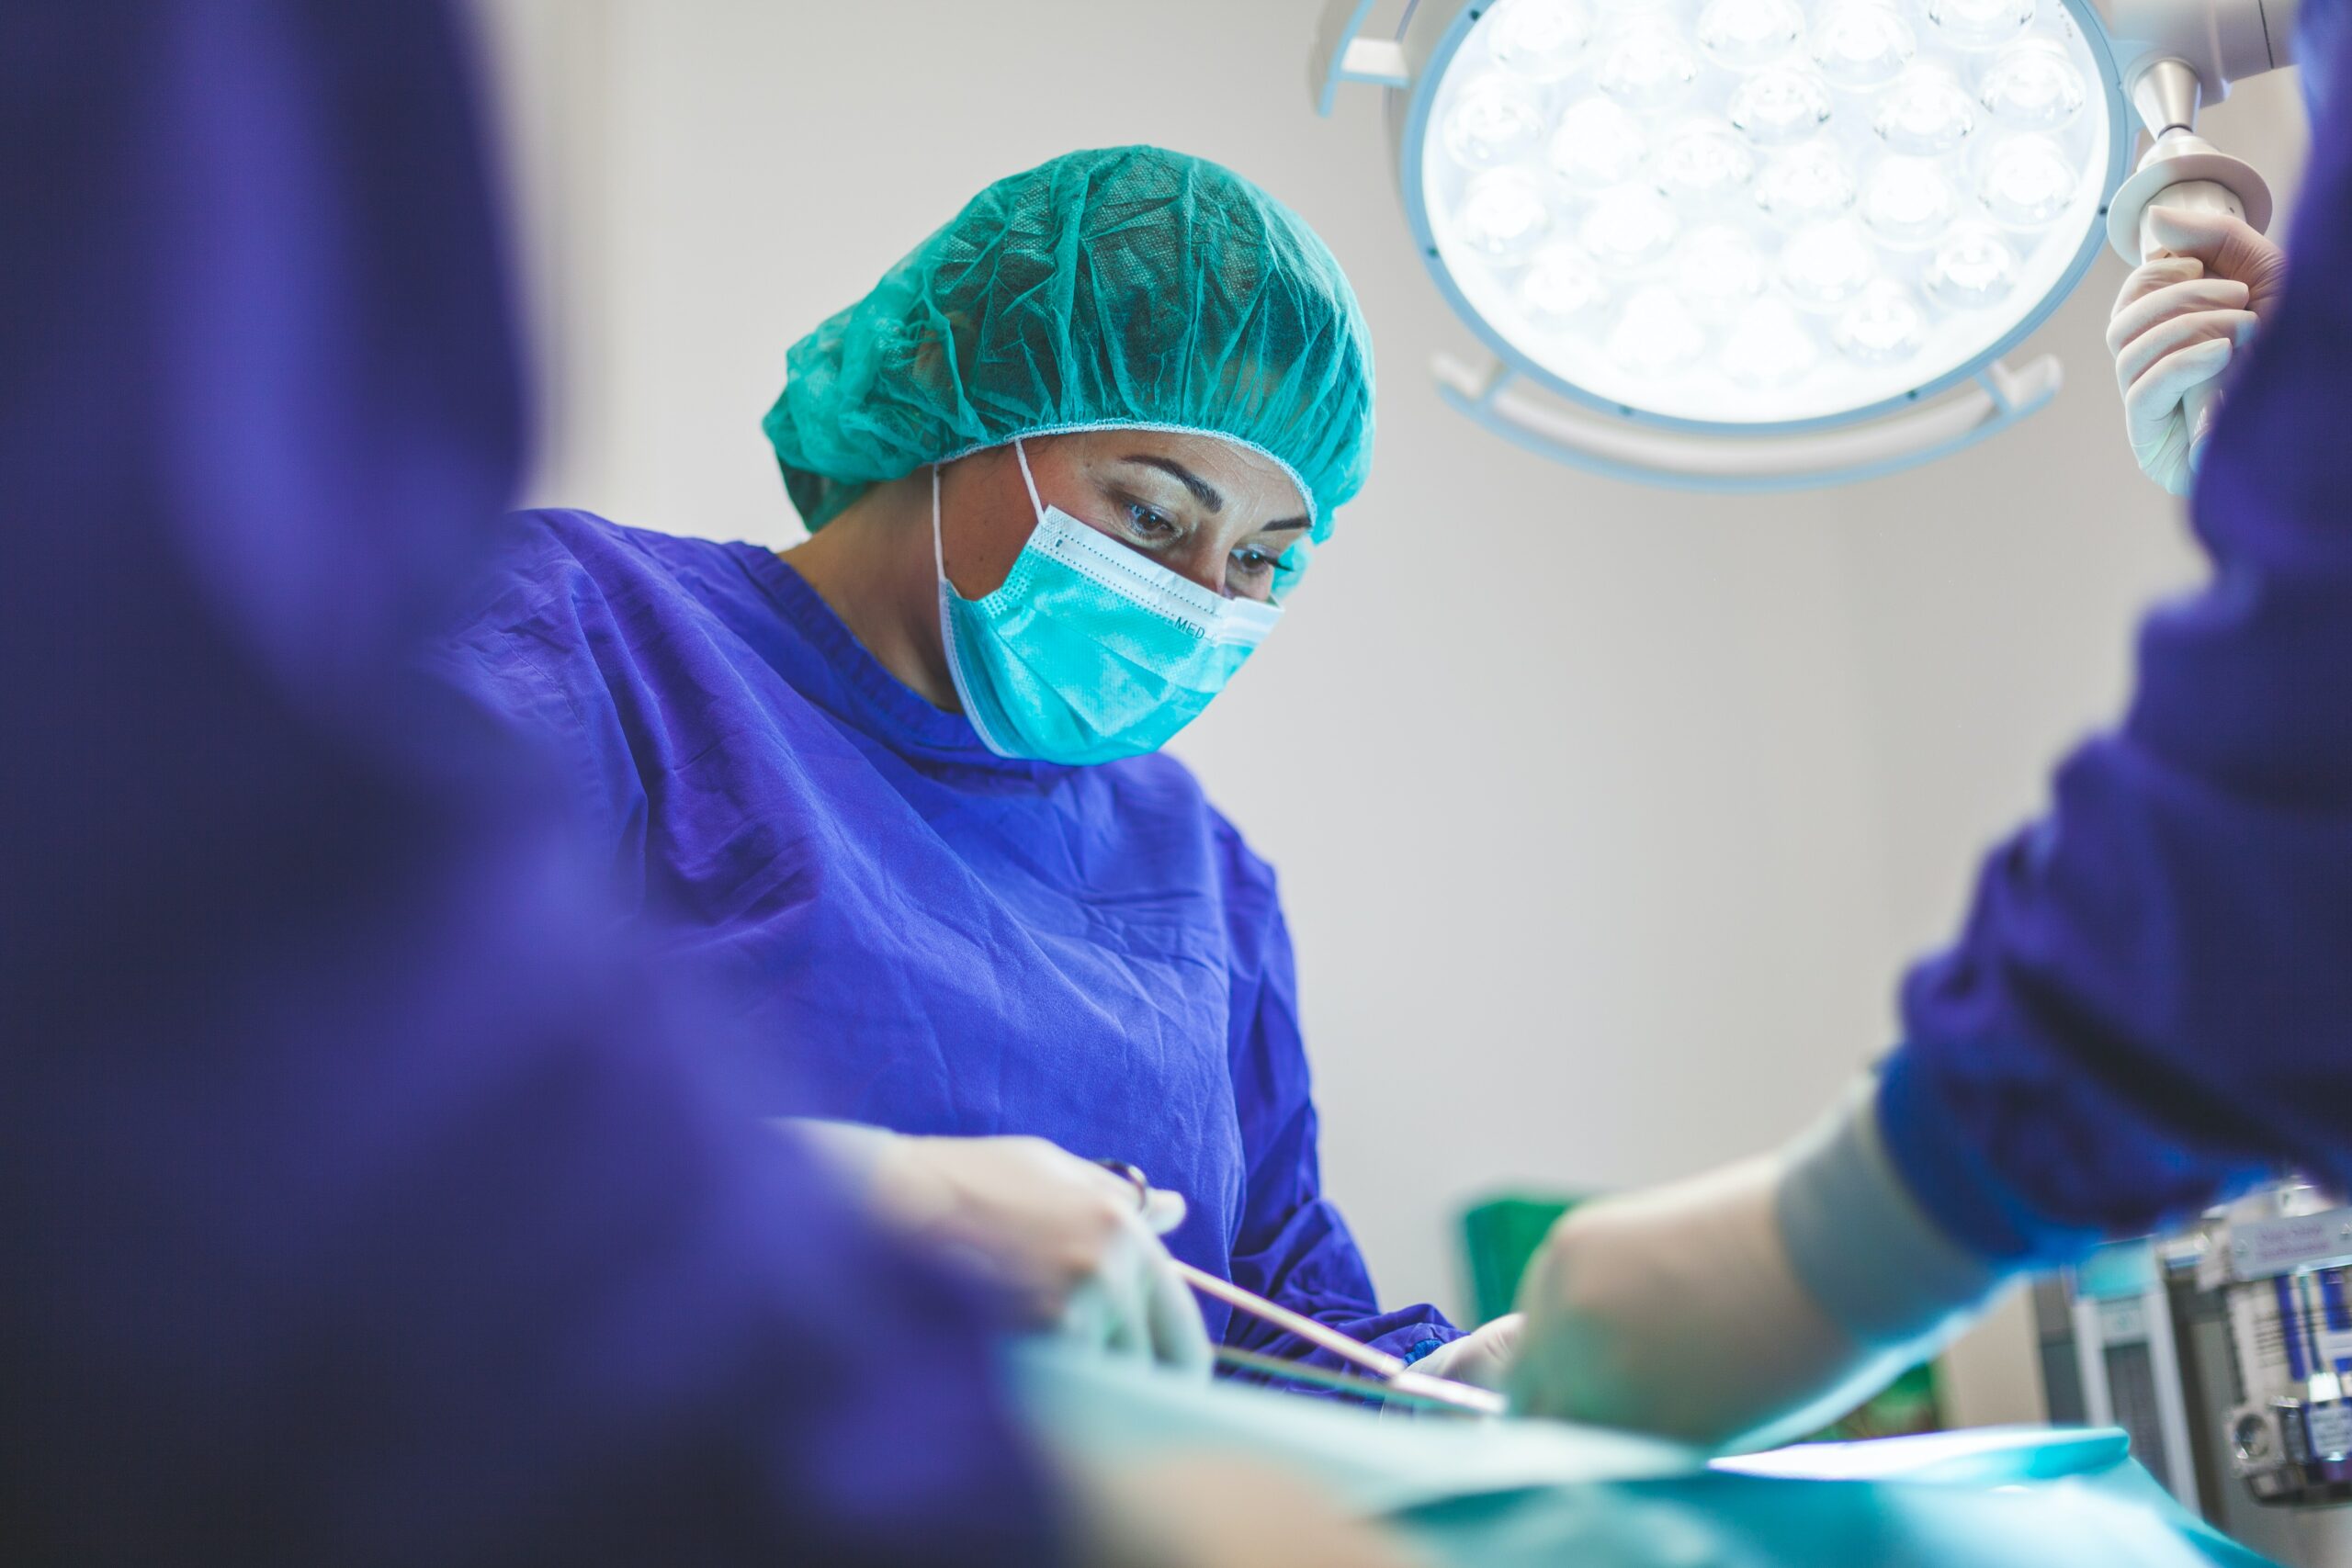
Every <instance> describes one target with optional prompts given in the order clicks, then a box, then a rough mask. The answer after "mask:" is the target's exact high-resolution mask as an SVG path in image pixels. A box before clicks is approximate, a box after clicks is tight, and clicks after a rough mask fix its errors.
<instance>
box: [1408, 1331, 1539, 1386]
mask: <svg viewBox="0 0 2352 1568" xmlns="http://www.w3.org/2000/svg"><path fill="white" fill-rule="evenodd" d="M1526 1327H1527V1316H1526V1314H1524V1313H1516V1312H1514V1313H1508V1314H1504V1315H1503V1316H1501V1317H1498V1318H1497V1319H1495V1321H1494V1322H1492V1323H1489V1324H1486V1325H1482V1326H1481V1327H1479V1328H1477V1329H1476V1330H1474V1331H1473V1332H1471V1333H1468V1334H1465V1335H1464V1336H1463V1337H1461V1338H1459V1339H1456V1340H1453V1341H1452V1342H1450V1343H1448V1344H1444V1345H1441V1346H1439V1347H1438V1348H1436V1349H1434V1350H1432V1351H1430V1353H1429V1354H1428V1355H1426V1356H1424V1357H1422V1358H1421V1359H1419V1360H1418V1361H1415V1362H1414V1363H1413V1370H1414V1371H1417V1372H1427V1373H1428V1374H1429V1375H1430V1376H1431V1377H1433V1378H1452V1379H1453V1381H1454V1382H1466V1383H1470V1384H1472V1385H1474V1386H1476V1387H1478V1388H1491V1389H1497V1390H1499V1389H1501V1388H1502V1387H1503V1385H1504V1379H1505V1378H1506V1377H1507V1376H1508V1375H1509V1373H1510V1365H1511V1362H1512V1361H1513V1360H1514V1359H1517V1357H1518V1354H1519V1342H1520V1338H1521V1335H1522V1334H1523V1333H1524V1332H1525V1330H1526Z"/></svg>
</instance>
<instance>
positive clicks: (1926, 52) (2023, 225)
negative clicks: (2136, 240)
mask: <svg viewBox="0 0 2352 1568" xmlns="http://www.w3.org/2000/svg"><path fill="white" fill-rule="evenodd" d="M2100 78H2101V69H2100V62H2099V61H2098V58H2097V57H2096V56H2095V55H2094V53H2093V51H2092V49H2091V46H2090V44H2089V42H2088V41H2087V40H2086V38H2085V37H2084V34H2083V31H2082V29H2081V28H2080V27H2079V26H2078V25H2077V23H2076V22H2075V17H2074V16H2073V15H2072V14H2071V13H2070V11H2069V10H2068V9H2067V8H2066V6H2064V5H2063V4H2061V3H2060V0H1804V3H1801V0H1497V3H1496V4H1495V5H1493V6H1491V7H1490V8H1488V9H1487V10H1486V11H1485V12H1484V13H1483V15H1480V16H1479V17H1476V20H1475V21H1474V22H1473V23H1472V24H1471V25H1470V27H1469V28H1468V31H1467V34H1466V36H1464V37H1463V38H1462V39H1461V40H1460V42H1459V44H1458V45H1457V46H1456V47H1455V48H1454V50H1453V55H1452V58H1451V60H1450V61H1449V62H1448V63H1447V65H1446V68H1445V72H1444V74H1443V77H1442V80H1441V81H1440V82H1439V83H1438V84H1437V85H1436V87H1435V90H1434V96H1433V100H1432V102H1431V104H1430V110H1429V113H1428V116H1427V118H1426V121H1425V124H1426V126H1427V131H1426V142H1425V145H1424V147H1423V148H1422V156H1421V157H1420V159H1419V174H1420V179H1421V186H1422V188H1421V190H1420V192H1419V196H1420V198H1421V206H1422V209H1423V211H1424V213H1425V215H1426V221H1427V224H1428V228H1429V231H1430V238H1431V241H1432V243H1433V249H1434V252H1435V257H1434V259H1435V260H1436V261H1438V262H1440V263H1442V265H1443V267H1444V269H1445V271H1446V273H1447V275H1448V276H1449V277H1450V278H1451V281H1452V283H1453V287H1454V288H1455V289H1456V290H1458V292H1459V295H1460V298H1461V299H1462V301H1463V303H1464V305H1465V306H1466V307H1467V308H1468V310H1470V311H1472V312H1474V313H1475V315H1476V317H1477V318H1478V319H1479V321H1482V322H1483V323H1484V325H1485V326H1486V328H1487V330H1488V331H1489V332H1490V333H1491V334H1492V335H1493V336H1495V337H1498V338H1499V339H1501V340H1502V342H1503V343H1504V344H1506V345H1508V347H1509V348H1510V349H1511V350H1513V351H1515V353H1516V355H1518V356H1519V357H1521V359H1523V360H1524V361H1526V362H1528V363H1529V364H1531V365H1532V367H1535V368H1536V369H1538V370H1539V371H1541V372H1544V374H1545V375H1547V376H1548V377H1549V378H1551V379H1553V380H1555V381H1556V382H1557V383H1558V384H1559V385H1560V386H1561V387H1562V388H1564V389H1568V390H1570V391H1571V392H1573V393H1577V394H1581V395H1582V396H1583V397H1585V398H1586V399H1588V400H1592V401H1596V402H1600V403H1603V404H1614V405H1617V406H1619V407H1620V408H1622V409H1624V410H1626V411H1630V412H1636V413H1639V414H1643V415H1648V416H1655V417H1657V418H1660V419H1663V420H1667V421H1673V422H1683V423H1701V424H1709V425H1724V426H1734V427H1747V428H1752V429H1761V428H1767V427H1776V426H1781V427H1784V426H1788V425H1791V424H1796V423H1804V422H1809V421H1817V420H1822V419H1825V418H1829V417H1834V416H1838V415H1841V414H1849V413H1851V412H1855V411H1860V410H1867V409H1871V408H1874V407H1879V406H1883V405H1887V404H1889V403H1891V402H1894V401H1896V400H1902V399H1904V398H1905V397H1906V395H1910V394H1914V393H1916V392H1917V390H1918V389H1922V388H1925V387H1928V386H1929V385H1930V384H1931V383H1937V382H1939V381H1943V380H1946V379H1948V378H1950V377H1951V375H1952V373H1954V372H1956V371H1960V370H1962V369H1964V368H1965V367H1970V366H1972V365H1973V364H1974V363H1975V362H1977V361H1979V360H1981V359H1982V358H1983V357H1984V356H1985V355H1986V354H1987V353H1988V351H1990V350H1993V349H1994V348H1996V345H1998V344H2000V343H2001V341H2002V340H2003V339H2004V338H2006V337H2008V336H2010V335H2011V333H2012V332H2013V329H2015V328H2016V327H2017V326H2018V324H2019V322H2020V321H2024V320H2025V319H2026V318H2027V317H2028V316H2029V315H2030V314H2032V313H2034V312H2035V311H2036V310H2037V309H2038V308H2039V307H2040V306H2041V303H2042V301H2043V299H2045V297H2047V296H2049V295H2050V294H2052V291H2053V290H2054V289H2056V288H2059V287H2061V285H2062V284H2063V283H2064V282H2066V281H2070V280H2071V276H2070V275H2071V274H2072V273H2073V272H2074V271H2075V270H2076V269H2077V266H2078V264H2079V263H2080V261H2081V260H2082V259H2083V257H2084V254H2085V249H2086V236H2089V235H2090V234H2091V233H2092V231H2093V230H2094V228H2095V226H2096V225H2097V223H2098V219H2099V216H2100V211H2101V206H2102V197H2104V195H2105V192H2106V190H2107V189H2108V187H2109V180H2110V177H2111V175H2112V172H2113V163H2114V160H2113V156H2112V153H2113V146H2112V143H2111V136H2112V134H2113V130H2112V128H2111V126H2110V124H2109V117H2108V116H2107V115H2106V114H2104V113H2099V114H2091V113H2086V112H2085V111H2086V108H2087V107H2089V106H2090V105H2091V103H2092V102H2093V98H2094V93H2093V84H2094V83H2096V82H2098V81H2099V80H2100ZM2100 107H2101V108H2102V109H2104V107H2105V104H2104V102H2101V104H2100Z"/></svg>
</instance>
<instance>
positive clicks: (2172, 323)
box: [2107, 208, 2287, 495]
mask: <svg viewBox="0 0 2352 1568" xmlns="http://www.w3.org/2000/svg"><path fill="white" fill-rule="evenodd" d="M2147 230H2148V233H2149V235H2150V237H2151V238H2153V239H2154V240H2155V241H2156V243H2158V244H2159V245H2161V246H2162V247H2163V250H2162V252H2161V254H2157V255H2156V256H2154V257H2152V258H2151V259H2149V260H2148V261H2146V262H2143V263H2142V264H2141V265H2139V266H2136V267H2134V268H2132V270H2131V274H2130V275H2129V276H2126V277H2125V278H2124V280H2123V288H2122V290H2121V292H2120V293H2119V294H2117V296H2116V298H2115V309H2114V310H2113V312H2112V313H2111V314H2110V315H2109V319H2108V325H2107V347H2108V352H2109V354H2111V355H2114V358H2115V380H2116V385H2117V386H2118V387H2119V388H2120V389H2121V390H2122V393H2123V423H2124V429H2125V431H2126V432H2127V434H2129V435H2130V437H2131V455H2132V456H2133V457H2136V458H2138V459H2139V463H2140V471H2141V472H2142V473H2144V474H2146V475H2147V476H2148V477H2149V478H2150V479H2154V480H2155V481H2156V483H2158V484H2159V485H2162V486H2163V487H2164V488H2165V490H2167V491H2171V492H2172V493H2173V494H2175V495H2186V494H2188V488H2189V485H2190V483H2191V482H2192V480H2193V479H2195V477H2196V471H2197V457H2198V454H2199V449H2200V448H2201V447H2202V446H2203V444H2204V441H2205V437H2206V435H2207V434H2209V430H2208V428H2207V426H2208V425H2210V423H2211V408H2212V407H2213V405H2212V404H2211V402H2210V401H2208V400H2202V399H2191V400H2190V401H2191V403H2192V404H2197V403H2201V404H2202V407H2203V410H2204V412H2205V418H2204V419H2203V420H2202V421H2200V422H2199V427H2198V428H2196V429H2193V430H2192V429H2191V428H2189V412H2188V409H2186V408H2185V407H2184V405H2183V401H2182V400H2183V399H2184V397H2187V396H2188V394H2190V393H2191V392H2192V391H2193V390H2194V389H2197V388H2199V387H2201V386H2204V385H2205V384H2207V383H2209V382H2211V381H2212V380H2213V379H2214V378H2217V377H2219V376H2220V375H2221V374H2222V371H2224V370H2226V369H2227V368H2229V364H2230V360H2231V358H2232V357H2233V355H2234V354H2235V352H2236V350H2237V349H2238V347H2239V346H2241V345H2242V344H2245V343H2247V342H2249V341H2250V340H2251V339H2252V337H2253V335H2254V333H2255V331H2256V329H2257V328H2258V327H2259V326H2260V324H2261V321H2262V315H2263V312H2264V311H2265V310H2267V309H2268V308H2269V307H2270V305H2271V303H2272V302H2273V301H2274V300H2276V299H2278V291H2279V290H2280V289H2281V288H2284V287H2285V284H2286V276H2287V257H2286V254H2285V253H2284V252H2282V251H2280V250H2279V248H2278V246H2276V245H2274V244H2272V243H2270V242H2269V241H2268V240H2266V239H2264V238H2263V237H2262V236H2261V235H2260V234H2258V233H2256V231H2254V229H2253V228H2252V227H2250V226H2249V225H2248V224H2246V223H2245V220H2242V219H2237V218H2232V217H2230V216H2229V215H2228V214H2227V213H2222V212H2192V211H2185V210H2181V209H2167V208H2153V209H2150V210H2149V213H2148V216H2147Z"/></svg>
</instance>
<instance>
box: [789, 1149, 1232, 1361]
mask: <svg viewBox="0 0 2352 1568" xmlns="http://www.w3.org/2000/svg"><path fill="white" fill-rule="evenodd" d="M788 1125H790V1126H791V1127H793V1128H794V1129H795V1130H796V1131H797V1132H799V1133H800V1134H803V1135H804V1136H806V1137H807V1138H808V1139H809V1141H810V1142H811V1143H812V1144H813V1145H816V1147H817V1148H818V1149H819V1150H820V1152H821V1153H823V1154H825V1155H827V1156H831V1159H832V1161H833V1163H834V1164H835V1165H836V1166H838V1167H840V1168H842V1169H843V1170H844V1171H845V1172H846V1173H848V1174H850V1175H851V1176H852V1177H853V1178H854V1179H856V1180H858V1181H859V1183H860V1184H861V1185H862V1187H863V1190H864V1191H865V1196H866V1201H867V1204H868V1206H869V1207H870V1208H871V1209H872V1211H873V1212H874V1213H876V1215H877V1217H879V1218H880V1219H881V1220H882V1221H883V1222H884V1223H885V1224H888V1225H890V1226H891V1227H892V1228H894V1229H896V1230H898V1231H899V1232H901V1233H902V1234H905V1235H910V1236H913V1237H914V1238H916V1239H917V1240H919V1241H921V1242H922V1243H924V1244H926V1245H929V1246H933V1247H941V1248H944V1249H945V1250H948V1251H951V1252H955V1253H956V1254H958V1255H960V1256H962V1257H963V1258H965V1259H966V1260H967V1262H968V1263H970V1264H971V1265H972V1266H973V1267H975V1268H977V1269H979V1270H980V1271H981V1272H982V1273H983V1274H985V1275H987V1276H988V1277H989V1278H990V1279H992V1280H995V1281H996V1282H997V1283H998V1284H1000V1285H1001V1287H1003V1288H1004V1289H1005V1290H1006V1291H1007V1292H1009V1293H1010V1294H1011V1296H1012V1299H1013V1300H1014V1301H1015V1302H1016V1303H1020V1305H1021V1307H1022V1309H1023V1312H1024V1313H1025V1314H1026V1315H1027V1316H1028V1318H1029V1320H1030V1321H1031V1322H1032V1323H1034V1324H1035V1325H1036V1326H1038V1327H1040V1328H1046V1329H1051V1330H1053V1331H1055V1332H1057V1333H1059V1334H1061V1335H1063V1336H1064V1337H1069V1338H1070V1339H1072V1340H1075V1341H1077V1342H1079V1343H1081V1344H1084V1345H1087V1346H1089V1347H1091V1348H1099V1349H1103V1350H1105V1351H1108V1352H1111V1353H1112V1354H1114V1355H1120V1356H1127V1357H1132V1358H1134V1359H1138V1360H1156V1361H1159V1362H1161V1363H1163V1364H1165V1365H1168V1366H1171V1367H1176V1368H1179V1369H1182V1370H1183V1371H1189V1372H1194V1373H1197V1374H1199V1375H1200V1376H1203V1377H1205V1376H1207V1375H1208V1372H1209V1370H1210V1367H1211V1365H1212V1351H1211V1349H1210V1347H1209V1341H1208V1334H1207V1331H1206V1330H1205V1329H1204V1327H1203V1326H1202V1323H1201V1312H1200V1307H1199V1304H1198V1303H1196V1302H1194V1300H1193V1292H1192V1287H1191V1286H1189V1285H1187V1284H1185V1282H1184V1280H1183V1277H1182V1275H1180V1274H1179V1273H1177V1271H1176V1266H1175V1264H1174V1262H1173V1261H1172V1260H1171V1259H1170V1258H1169V1256H1168V1249H1167V1248H1166V1247H1162V1246H1161V1245H1160V1243H1159V1237H1160V1236H1161V1235H1166V1234H1167V1233H1168V1232H1170V1231H1171V1230H1174V1229H1175V1228H1176V1227H1177V1226H1178V1225H1179V1224H1182V1223H1183V1220H1184V1200H1183V1199H1182V1197H1181V1196H1180V1195H1178V1194H1176V1193H1173V1192H1166V1191H1162V1190H1159V1189H1154V1190H1153V1191H1152V1195H1151V1206H1150V1208H1149V1209H1148V1211H1146V1210H1138V1208H1137V1207H1136V1189H1135V1186H1134V1184H1132V1183H1131V1182H1129V1181H1127V1180H1126V1179H1125V1178H1123V1177H1120V1176H1116V1175H1114V1174H1113V1173H1112V1172H1110V1171H1108V1170H1105V1169H1103V1168H1102V1167H1101V1166H1098V1165H1096V1164H1094V1163H1093V1162H1091V1161H1090V1160H1083V1159H1080V1158H1079V1157H1078V1156H1075V1155H1073V1154H1070V1153H1069V1152H1067V1151H1066V1150H1064V1149H1061V1148H1059V1147H1057V1145H1053V1144H1051V1143H1048V1142H1046V1140H1045V1139H1043V1138H1022V1137H998V1138H921V1137H908V1136H902V1135H900V1134H894V1133H888V1132H884V1131H882V1130H881V1129H879V1128H874V1127H863V1126H855V1125H852V1124H850V1123H846V1122H791V1123H788Z"/></svg>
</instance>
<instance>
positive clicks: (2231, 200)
mask: <svg viewBox="0 0 2352 1568" xmlns="http://www.w3.org/2000/svg"><path fill="white" fill-rule="evenodd" d="M2148 206H2149V207H2170V208H2176V209H2182V210H2186V211H2189V212H2226V213H2228V214H2229V215H2230V216H2231V217H2233V218H2237V219H2243V218H2245V202H2243V201H2241V200H2240V199H2238V194H2237V192H2235V191H2233V190H2232V189H2231V188H2230V187H2229V186H2225V185H2223V184H2222V182H2221V181H2219V180H2182V181H2180V182H2179V183H2178V184H2176V185H2168V186H2165V187H2164V189H2162V190H2160V191H2158V192H2156V194H2155V195H2154V196H2153V197H2150V198H2149V199H2148ZM2163 250H2164V247H2163V246H2161V245H2159V244H2157V243H2156V242H2155V239H2154V235H2153V234H2152V233H2151V231H2150V225H2149V222H2148V217H2147V211H2146V209H2142V211H2141V215H2140V259H2141V260H2142V261H2153V260H2154V259H2155V258H2156V257H2157V256H2158V255H2159V254H2162V253H2163ZM2221 400H2222V383H2221V378H2219V377H2216V378H2213V379H2212V380H2210V381H2200V382H2199V383H2198V384H2197V385H2196V386H2194V387H2191V388H2189V389H2188V391H2187V392H2185V393H2183V394H2182V395H2181V400H2180V412H2181V418H2182V420H2183V421H2184V422H2185V423H2187V425H2188V449H2189V452H2190V454H2191V457H2190V459H2189V462H2190V465H2191V467H2192V468H2193V467H2194V466H2195V463H2196V457H2195V456H2194V455H2195V453H2196V452H2197V451H2198V450H2199V448H2200V447H2202V446H2204V445H2205V438H2206V437H2207V436H2208V435H2210V434H2212V430H2213V418H2214V415H2215V414H2216V413H2217V412H2219V410H2220V406H2221Z"/></svg>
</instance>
